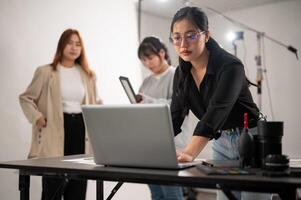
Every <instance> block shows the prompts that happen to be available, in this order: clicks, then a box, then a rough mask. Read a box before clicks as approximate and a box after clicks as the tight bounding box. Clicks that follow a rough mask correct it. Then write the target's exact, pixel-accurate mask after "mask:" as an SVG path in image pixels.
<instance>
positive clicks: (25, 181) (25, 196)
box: [19, 173, 30, 200]
mask: <svg viewBox="0 0 301 200" xmlns="http://www.w3.org/2000/svg"><path fill="white" fill-rule="evenodd" d="M29 185H30V176H29V175H22V174H21V173H20V175H19V191H20V200H29Z"/></svg>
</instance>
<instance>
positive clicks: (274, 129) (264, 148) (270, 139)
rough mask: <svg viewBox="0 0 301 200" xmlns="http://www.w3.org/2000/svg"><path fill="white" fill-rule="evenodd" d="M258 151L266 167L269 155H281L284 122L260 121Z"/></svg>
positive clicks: (262, 164) (262, 163)
mask: <svg viewBox="0 0 301 200" xmlns="http://www.w3.org/2000/svg"><path fill="white" fill-rule="evenodd" d="M257 128H258V149H257V151H256V152H257V154H258V155H257V156H258V158H259V160H260V162H261V166H264V159H265V157H266V156H267V155H268V154H281V153H282V144H281V139H282V136H283V122H280V121H278V122H276V121H270V122H267V121H258V123H257Z"/></svg>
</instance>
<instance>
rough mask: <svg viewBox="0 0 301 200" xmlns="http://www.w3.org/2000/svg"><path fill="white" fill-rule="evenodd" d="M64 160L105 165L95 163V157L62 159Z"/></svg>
mask: <svg viewBox="0 0 301 200" xmlns="http://www.w3.org/2000/svg"><path fill="white" fill-rule="evenodd" d="M62 161H64V162H73V163H80V164H86V165H95V166H103V165H97V164H95V162H94V159H93V157H85V158H75V159H66V160H62Z"/></svg>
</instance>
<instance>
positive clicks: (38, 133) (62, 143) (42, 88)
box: [19, 29, 101, 199]
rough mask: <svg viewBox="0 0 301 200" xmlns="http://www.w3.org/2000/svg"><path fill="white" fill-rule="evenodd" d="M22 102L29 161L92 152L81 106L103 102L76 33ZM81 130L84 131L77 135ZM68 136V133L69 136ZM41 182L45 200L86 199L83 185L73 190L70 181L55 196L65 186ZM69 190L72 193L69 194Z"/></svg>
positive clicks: (70, 32) (64, 40)
mask: <svg viewBox="0 0 301 200" xmlns="http://www.w3.org/2000/svg"><path fill="white" fill-rule="evenodd" d="M19 99H20V104H21V107H22V109H23V112H24V114H25V116H26V118H27V119H28V120H29V122H30V123H31V124H32V143H31V148H30V151H29V155H28V158H37V157H38V158H41V157H53V156H63V155H71V154H78V153H85V152H86V153H88V152H89V149H90V145H89V141H88V139H87V136H85V127H84V123H83V119H82V114H81V108H80V105H81V104H99V103H101V101H100V100H99V99H97V90H96V79H95V74H94V73H93V72H92V71H91V69H90V68H89V66H88V64H87V60H86V56H85V50H84V46H83V41H82V38H81V36H80V34H79V32H78V31H77V30H74V29H67V30H66V31H64V33H63V34H62V36H61V38H60V40H59V43H58V47H57V51H56V54H55V58H54V60H53V62H52V63H51V64H49V65H44V66H41V67H38V68H37V70H36V71H35V74H34V77H33V79H32V81H31V83H30V85H29V86H28V88H27V89H26V91H25V92H24V93H23V94H21V95H20V97H19ZM76 100H77V102H76ZM74 120H75V121H74ZM67 121H68V123H67ZM73 122H75V124H72V123H73ZM78 124H79V125H78ZM78 126H80V127H81V128H80V130H82V131H80V132H78V129H79V128H77V127H78ZM66 132H69V133H68V134H69V136H68V135H66V134H67V133H66ZM82 132H83V133H82ZM76 134H81V135H83V136H82V137H81V138H83V139H81V141H78V140H77V139H76V137H75V139H74V138H73V139H70V137H73V136H74V135H76ZM66 138H68V139H66ZM67 140H68V141H67ZM70 143H76V145H74V144H70ZM70 145H71V146H70ZM72 145H73V146H72ZM68 146H70V148H69V147H68ZM77 146H81V147H83V150H80V151H78V150H76V149H75V148H77ZM66 148H67V150H66ZM68 148H69V149H68ZM74 149H75V150H74ZM81 151H84V152H81ZM49 179H51V180H50V181H49ZM42 180H43V191H42V199H56V198H54V197H55V195H57V194H58V195H57V198H59V199H60V198H61V196H62V195H63V193H65V194H64V199H85V193H86V182H81V183H80V185H82V186H81V188H82V189H78V187H74V189H73V190H71V189H70V188H72V187H73V186H72V187H71V185H72V183H71V181H69V183H68V184H69V185H70V187H64V188H65V190H64V191H61V192H58V193H56V191H57V190H58V189H59V190H60V188H59V186H60V185H61V184H65V183H62V181H63V180H57V179H56V181H53V178H46V177H43V179H42ZM61 188H62V187H61ZM66 190H69V191H70V192H69V194H68V192H66ZM77 191H79V193H80V194H78V192H77ZM68 195H69V196H68ZM80 197H82V198H80Z"/></svg>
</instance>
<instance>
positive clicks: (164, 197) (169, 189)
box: [148, 185, 184, 200]
mask: <svg viewBox="0 0 301 200" xmlns="http://www.w3.org/2000/svg"><path fill="white" fill-rule="evenodd" d="M148 186H149V188H150V191H151V193H152V200H184V197H183V191H182V188H181V187H178V186H167V185H148Z"/></svg>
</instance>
